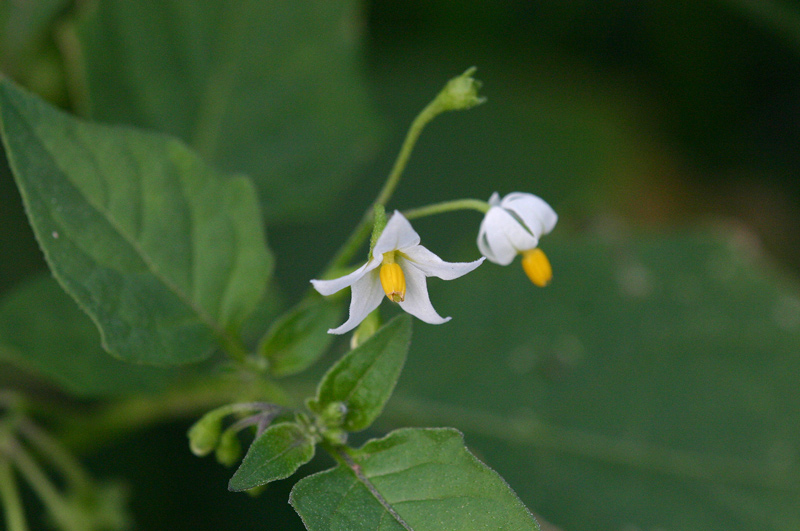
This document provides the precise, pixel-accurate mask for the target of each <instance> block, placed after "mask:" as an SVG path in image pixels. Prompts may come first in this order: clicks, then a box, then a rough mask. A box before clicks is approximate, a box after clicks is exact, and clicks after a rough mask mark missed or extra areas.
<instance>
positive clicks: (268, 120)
mask: <svg viewBox="0 0 800 531" xmlns="http://www.w3.org/2000/svg"><path fill="white" fill-rule="evenodd" d="M358 9H359V3H358V2H356V1H354V0H334V1H326V2H319V1H312V0H295V1H292V2H284V1H276V0H271V1H264V0H244V1H240V2H228V1H226V0H201V1H198V0H164V1H159V2H130V1H129V0H104V1H103V2H95V3H94V5H93V11H92V13H91V14H90V16H88V17H87V18H86V20H85V21H84V23H83V24H81V26H80V28H79V29H80V38H81V41H82V43H83V44H84V55H85V60H86V70H87V74H88V85H89V98H90V105H91V112H92V115H93V117H95V118H97V119H99V120H102V121H111V122H114V123H119V122H122V123H127V124H133V125H138V126H142V127H146V128H152V129H156V130H158V131H161V132H165V133H169V134H172V135H175V136H177V137H179V138H181V139H183V140H184V141H186V142H187V143H189V144H190V145H191V146H192V147H193V148H194V149H195V150H196V151H197V152H198V153H199V154H200V155H201V156H202V157H204V158H205V159H206V160H208V161H211V162H213V163H214V164H215V165H216V166H217V167H219V168H222V169H223V170H227V171H234V172H245V173H247V174H248V175H250V176H252V177H253V179H254V181H255V183H256V187H257V188H258V190H259V194H260V197H261V201H262V204H263V205H264V206H265V208H264V212H265V215H266V216H267V217H268V218H269V219H278V218H284V217H286V215H287V214H289V215H294V216H295V217H297V216H298V214H301V213H302V215H303V216H308V215H312V214H319V213H320V212H322V211H323V207H324V206H325V205H328V204H331V201H332V199H335V198H336V192H337V191H340V190H342V189H343V188H344V187H345V186H346V185H347V184H348V183H350V182H352V179H353V178H354V177H355V175H354V172H353V170H354V168H355V167H356V166H357V164H358V163H359V162H360V161H363V160H364V159H365V158H367V157H368V156H369V154H370V153H371V152H372V150H373V147H372V144H373V143H374V140H373V136H374V132H375V122H374V120H373V116H372V114H371V112H370V109H369V107H368V105H367V92H366V90H365V85H364V82H363V79H362V76H361V74H360V72H359V64H358V59H357V57H358V45H359V40H360V39H359V37H360V35H359V33H360V32H359V25H358V22H357V19H358V17H359V13H358Z"/></svg>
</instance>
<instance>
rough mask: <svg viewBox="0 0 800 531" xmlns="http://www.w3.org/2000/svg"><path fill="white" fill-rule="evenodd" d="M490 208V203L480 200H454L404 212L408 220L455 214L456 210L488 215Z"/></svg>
mask: <svg viewBox="0 0 800 531" xmlns="http://www.w3.org/2000/svg"><path fill="white" fill-rule="evenodd" d="M489 208H490V206H489V203H487V202H486V201H481V200H480V199H454V200H452V201H443V202H441V203H434V204H432V205H427V206H424V207H419V208H412V209H410V210H406V211H405V212H403V215H404V216H405V217H406V219H416V218H424V217H426V216H433V215H435V214H444V213H445V212H454V211H456V210H477V211H478V212H480V213H481V214H486V213H487V212H488V211H489Z"/></svg>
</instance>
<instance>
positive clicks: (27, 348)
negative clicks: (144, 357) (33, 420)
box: [0, 277, 175, 396]
mask: <svg viewBox="0 0 800 531" xmlns="http://www.w3.org/2000/svg"><path fill="white" fill-rule="evenodd" d="M0 359H3V360H5V361H8V362H10V363H13V364H14V365H17V366H20V367H22V368H24V369H27V370H29V371H31V372H33V373H34V374H37V375H41V376H44V377H45V378H47V379H49V380H51V381H53V382H55V383H56V384H58V385H59V386H61V387H62V388H63V389H65V390H66V391H68V392H71V393H74V394H76V395H79V396H107V395H122V394H128V393H132V392H136V391H141V390H155V389H158V388H160V387H162V386H163V385H164V384H165V383H166V381H167V380H168V378H169V377H171V376H175V370H174V369H165V368H160V367H146V366H139V365H132V364H129V363H124V362H122V361H119V360H117V359H114V358H112V357H111V356H109V355H108V354H106V353H105V352H104V351H103V349H102V348H101V346H100V335H99V334H98V333H97V328H96V327H95V326H94V323H92V320H91V319H89V317H88V316H87V315H86V314H85V313H84V312H82V311H81V310H80V308H78V306H77V305H76V304H75V301H73V300H72V299H70V297H69V295H67V294H66V293H64V290H63V289H61V287H60V286H59V285H58V283H57V282H56V281H55V280H54V279H53V278H51V277H41V278H36V279H34V280H32V281H29V282H26V283H24V284H22V285H20V286H18V287H17V288H16V289H15V290H14V291H12V292H11V293H9V294H8V295H6V296H5V297H4V298H3V300H2V301H0Z"/></svg>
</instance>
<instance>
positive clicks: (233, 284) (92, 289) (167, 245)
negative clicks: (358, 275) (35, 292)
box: [0, 82, 272, 364]
mask: <svg viewBox="0 0 800 531" xmlns="http://www.w3.org/2000/svg"><path fill="white" fill-rule="evenodd" d="M0 107H1V109H0V112H1V113H2V125H3V138H4V141H5V145H6V149H7V152H8V157H9V161H10V163H11V168H12V170H13V172H14V176H15V178H16V180H17V184H18V186H19V188H20V191H21V193H22V197H23V200H24V202H25V207H26V210H27V213H28V217H29V219H30V221H31V225H32V226H33V229H34V232H35V233H36V237H37V239H38V241H39V244H40V246H41V247H42V249H43V251H44V253H45V257H46V258H47V261H48V263H49V265H50V268H51V269H52V270H53V273H54V274H55V276H56V278H57V279H58V280H59V282H60V283H61V284H62V286H63V287H64V288H65V289H66V291H67V292H68V293H69V294H70V295H72V296H73V297H74V298H75V299H76V300H77V301H78V303H79V304H80V305H81V307H82V308H83V309H84V310H85V311H86V312H87V313H89V315H90V316H91V317H92V318H93V319H94V321H95V323H96V324H97V326H98V327H99V328H100V332H101V334H102V338H103V345H104V346H105V347H106V349H107V350H109V351H110V352H111V353H112V354H114V355H116V356H118V357H120V358H122V359H125V360H128V361H137V362H147V363H156V364H175V363H186V362H190V361H197V360H200V359H203V358H205V357H207V356H208V355H209V354H210V353H211V352H212V351H213V349H214V347H215V346H216V345H217V344H218V342H219V341H224V342H228V341H235V334H236V330H237V328H238V327H239V326H240V324H241V323H242V321H243V320H244V319H245V318H246V316H247V315H248V313H249V312H250V311H251V310H252V308H253V306H254V305H255V304H256V303H257V302H258V300H259V298H260V297H261V294H262V293H263V291H264V289H265V286H266V283H267V280H268V277H269V274H270V270H271V265H272V259H271V256H270V254H269V252H268V251H267V249H266V247H265V244H264V234H263V231H262V228H261V220H260V216H259V212H258V206H257V204H256V200H255V191H254V190H253V188H252V186H251V184H250V183H249V181H248V180H247V179H245V178H243V177H236V178H230V179H223V178H221V177H219V176H218V175H217V174H216V173H215V172H213V171H212V170H211V169H209V168H208V167H207V166H206V165H204V164H203V163H202V162H201V161H200V160H199V159H198V158H197V157H196V156H194V155H193V154H192V153H191V152H190V151H189V150H188V149H187V148H186V147H185V146H184V145H183V144H182V143H180V142H179V141H176V140H173V139H170V138H168V137H165V136H161V135H154V134H145V133H142V132H139V131H135V130H131V129H122V128H110V127H104V126H98V125H94V124H89V123H84V122H81V121H78V120H76V119H74V118H71V117H69V116H67V115H65V114H63V113H61V112H59V111H57V110H55V109H53V108H51V107H50V106H48V105H46V104H44V103H43V102H41V101H40V100H38V99H37V98H35V97H33V96H30V95H27V94H26V93H24V92H22V91H21V90H20V89H18V88H16V87H14V86H13V85H12V84H10V83H8V82H3V83H2V85H0Z"/></svg>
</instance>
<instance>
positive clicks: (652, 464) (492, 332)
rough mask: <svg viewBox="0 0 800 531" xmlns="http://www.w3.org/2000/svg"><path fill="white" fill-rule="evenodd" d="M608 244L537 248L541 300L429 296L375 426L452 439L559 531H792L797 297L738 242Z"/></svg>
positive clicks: (685, 239) (499, 286)
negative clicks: (547, 265)
mask: <svg viewBox="0 0 800 531" xmlns="http://www.w3.org/2000/svg"><path fill="white" fill-rule="evenodd" d="M612 234H614V236H610V237H605V238H590V237H583V238H574V239H570V240H559V239H558V236H557V235H556V236H555V237H550V238H549V239H548V241H547V245H546V247H547V253H548V256H550V258H551V261H552V264H553V269H554V273H555V276H554V279H553V282H552V284H551V285H550V286H548V287H547V288H545V289H537V288H534V287H533V286H531V285H530V284H529V283H528V281H527V279H526V278H525V277H524V275H523V273H522V271H521V270H520V269H516V268H517V267H518V266H519V264H518V263H517V262H515V263H514V264H512V265H511V266H509V267H505V268H501V267H497V266H493V265H491V264H490V265H488V266H485V267H482V268H480V269H479V270H477V271H476V272H474V273H473V274H472V275H471V276H470V277H469V278H468V279H466V280H465V281H464V282H462V283H461V284H460V285H459V286H456V287H453V286H450V285H446V286H442V287H441V288H440V292H439V293H438V294H437V300H439V301H441V305H442V308H443V309H444V311H447V308H448V307H449V308H458V309H459V312H458V315H456V314H454V318H453V320H452V321H451V322H450V323H448V324H447V325H445V326H447V327H448V330H447V331H448V332H449V333H448V334H442V333H440V332H439V329H438V328H437V329H433V327H419V329H418V331H417V333H416V334H415V342H414V346H413V351H412V356H413V358H414V361H415V362H414V363H410V364H409V365H408V366H407V368H406V371H405V373H404V375H403V378H401V381H400V383H399V385H398V391H397V394H396V396H395V398H394V400H393V401H392V402H390V404H389V408H388V409H387V411H386V412H385V413H384V416H383V417H382V418H383V419H384V420H385V419H394V422H392V423H391V425H405V424H408V423H414V424H417V425H419V424H420V423H422V424H425V425H440V424H441V423H444V422H447V423H450V424H452V425H454V426H455V427H457V428H459V429H460V430H462V431H464V432H465V434H466V435H467V437H468V440H469V441H470V443H471V445H473V447H474V448H475V449H476V450H478V451H479V452H480V455H481V457H482V458H485V460H486V461H487V462H489V463H491V464H492V466H493V467H494V468H495V469H496V470H498V472H499V473H500V474H501V475H502V476H503V477H504V478H505V479H506V480H507V481H508V482H509V484H510V485H512V487H513V488H514V489H515V490H516V491H517V493H518V494H519V495H520V497H521V498H522V499H523V501H525V502H526V504H527V505H528V506H529V507H530V508H531V509H532V510H534V511H535V512H537V513H541V514H542V515H543V516H544V517H545V518H546V519H547V520H550V521H552V522H553V523H554V524H555V525H557V526H558V527H560V528H562V529H563V530H564V531H577V530H581V529H593V530H597V531H612V530H619V529H624V528H626V526H628V527H629V528H631V529H634V528H636V529H654V528H663V529H673V530H686V531H688V530H693V529H704V530H707V531H739V530H741V531H745V530H750V529H754V528H757V529H764V530H767V529H768V530H780V531H791V530H795V529H798V528H799V527H800V513H798V511H797V499H799V498H798V494H800V467H798V458H799V457H800V395H798V393H797V375H798V374H800V354H799V353H800V290H798V286H797V285H796V284H795V283H790V282H788V281H787V279H785V278H782V277H781V276H780V275H777V274H776V271H774V270H772V269H771V268H769V267H766V266H765V264H763V262H762V259H761V257H760V256H759V255H758V253H757V250H756V249H755V248H754V247H753V243H754V242H753V240H752V239H751V238H750V237H749V235H747V234H746V233H744V232H735V231H730V232H726V233H722V234H721V235H720V233H719V232H712V231H698V232H692V233H680V234H670V235H663V236H650V237H631V236H630V235H626V234H624V232H622V231H615V232H614V233H612ZM515 269H516V270H515ZM465 283H468V284H469V285H467V286H465V285H464V284H465Z"/></svg>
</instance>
